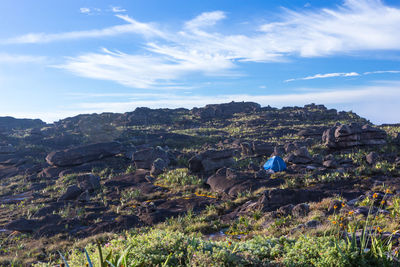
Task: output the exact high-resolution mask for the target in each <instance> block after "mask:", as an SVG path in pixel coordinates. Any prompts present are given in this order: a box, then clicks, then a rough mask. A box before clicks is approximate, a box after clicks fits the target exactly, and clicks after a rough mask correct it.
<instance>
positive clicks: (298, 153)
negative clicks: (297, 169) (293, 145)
mask: <svg viewBox="0 0 400 267" xmlns="http://www.w3.org/2000/svg"><path fill="white" fill-rule="evenodd" d="M285 161H286V162H290V163H293V164H307V163H310V162H312V161H313V158H312V156H311V155H310V153H309V152H308V150H307V148H306V147H301V148H298V149H296V150H295V151H293V152H292V153H290V154H289V155H288V156H287V157H285Z"/></svg>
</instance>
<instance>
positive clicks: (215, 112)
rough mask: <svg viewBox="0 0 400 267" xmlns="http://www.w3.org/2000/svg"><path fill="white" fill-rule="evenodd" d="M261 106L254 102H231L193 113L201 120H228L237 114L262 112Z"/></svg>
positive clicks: (209, 106) (195, 109)
mask: <svg viewBox="0 0 400 267" xmlns="http://www.w3.org/2000/svg"><path fill="white" fill-rule="evenodd" d="M260 108H261V106H260V104H257V103H254V102H230V103H224V104H215V105H207V106H205V107H204V108H194V109H192V113H193V114H195V115H198V116H200V118H201V119H213V118H226V117H230V116H232V115H233V114H235V113H240V112H252V111H257V110H260Z"/></svg>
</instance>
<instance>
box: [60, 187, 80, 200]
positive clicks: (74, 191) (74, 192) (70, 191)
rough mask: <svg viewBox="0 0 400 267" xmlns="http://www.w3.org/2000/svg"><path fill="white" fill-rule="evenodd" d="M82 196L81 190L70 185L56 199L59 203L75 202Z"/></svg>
mask: <svg viewBox="0 0 400 267" xmlns="http://www.w3.org/2000/svg"><path fill="white" fill-rule="evenodd" d="M80 194H82V190H81V189H80V188H79V187H78V186H76V185H70V186H68V187H67V191H65V193H64V194H62V195H61V197H60V198H59V199H58V200H59V201H63V200H75V199H77V198H78V197H79V195H80Z"/></svg>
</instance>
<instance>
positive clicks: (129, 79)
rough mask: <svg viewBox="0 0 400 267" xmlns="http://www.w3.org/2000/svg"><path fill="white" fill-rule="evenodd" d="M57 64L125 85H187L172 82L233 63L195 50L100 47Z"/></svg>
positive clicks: (170, 87) (172, 87) (140, 86)
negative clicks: (143, 51)
mask: <svg viewBox="0 0 400 267" xmlns="http://www.w3.org/2000/svg"><path fill="white" fill-rule="evenodd" d="M154 49H156V47H154ZM57 67H58V68H62V69H65V70H67V71H70V72H72V73H75V74H77V75H79V76H83V77H88V78H94V79H102V80H110V81H116V82H118V83H120V84H123V85H125V86H129V87H135V88H155V87H157V88H158V89H187V88H188V87H187V86H183V85H181V84H179V83H178V82H176V80H177V79H178V78H180V77H182V76H184V75H185V74H188V73H193V72H200V73H204V74H210V75H211V74H212V75H216V73H217V72H218V71H221V70H226V69H229V68H233V67H234V66H233V64H232V63H230V62H229V61H226V60H224V58H211V57H202V56H201V55H198V54H195V53H193V54H181V55H180V54H177V55H175V57H167V56H165V57H163V58H160V57H155V56H152V55H148V56H144V55H128V54H124V53H121V52H111V51H108V50H104V53H101V54H99V53H97V54H85V55H82V56H79V57H75V58H69V59H68V60H67V62H66V63H65V64H63V65H60V66H57Z"/></svg>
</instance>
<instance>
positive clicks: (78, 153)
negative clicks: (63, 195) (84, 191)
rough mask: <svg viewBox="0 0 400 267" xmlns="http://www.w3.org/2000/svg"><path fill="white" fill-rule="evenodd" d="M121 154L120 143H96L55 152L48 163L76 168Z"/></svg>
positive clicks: (47, 158) (48, 156) (49, 156)
mask: <svg viewBox="0 0 400 267" xmlns="http://www.w3.org/2000/svg"><path fill="white" fill-rule="evenodd" d="M121 152H122V146H121V144H120V143H119V142H106V143H96V144H91V145H85V146H78V147H74V148H69V149H65V150H60V151H53V152H51V153H50V154H48V155H47V157H46V161H47V163H49V164H50V165H52V166H58V167H66V166H75V165H80V164H83V163H87V162H91V161H95V160H99V159H102V158H106V157H111V156H114V155H116V154H118V153H121Z"/></svg>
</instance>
